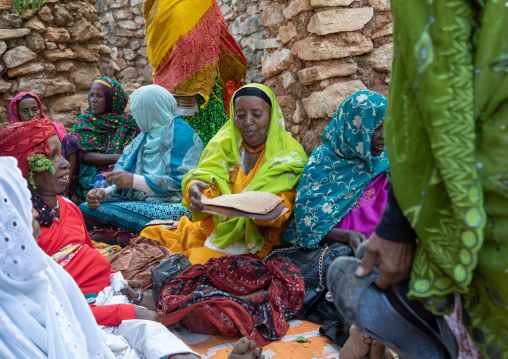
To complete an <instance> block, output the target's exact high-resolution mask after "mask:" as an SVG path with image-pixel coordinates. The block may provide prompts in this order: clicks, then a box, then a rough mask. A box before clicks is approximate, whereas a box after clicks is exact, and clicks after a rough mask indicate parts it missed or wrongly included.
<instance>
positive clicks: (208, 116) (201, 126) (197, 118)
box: [182, 76, 228, 147]
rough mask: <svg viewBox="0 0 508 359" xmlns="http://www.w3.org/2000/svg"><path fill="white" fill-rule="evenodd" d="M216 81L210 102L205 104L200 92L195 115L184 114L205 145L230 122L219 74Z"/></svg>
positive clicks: (186, 120)
mask: <svg viewBox="0 0 508 359" xmlns="http://www.w3.org/2000/svg"><path fill="white" fill-rule="evenodd" d="M215 81H216V84H215V86H214V87H213V93H212V94H211V95H210V100H209V101H208V104H205V99H204V98H203V96H201V95H199V94H198V95H196V100H197V103H198V107H199V111H198V112H197V113H196V114H195V115H194V116H182V118H183V120H184V121H185V122H187V123H188V124H189V125H191V127H192V128H193V129H194V131H196V132H197V134H198V135H199V137H200V138H201V141H203V145H204V146H205V147H206V145H207V144H208V142H210V140H211V139H212V138H213V136H215V134H216V133H217V132H218V131H219V130H220V129H221V128H222V126H223V125H224V124H225V123H226V122H228V115H227V114H226V109H225V107H224V95H223V93H222V83H221V81H220V78H219V77H218V76H217V78H216V79H215Z"/></svg>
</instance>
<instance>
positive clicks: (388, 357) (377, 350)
mask: <svg viewBox="0 0 508 359" xmlns="http://www.w3.org/2000/svg"><path fill="white" fill-rule="evenodd" d="M367 359H393V355H392V353H390V349H388V348H387V347H385V346H384V344H383V343H380V342H378V341H377V340H376V339H373V340H372V344H371V345H370V352H369V355H368V356H367Z"/></svg>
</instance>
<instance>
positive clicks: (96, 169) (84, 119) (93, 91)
mask: <svg viewBox="0 0 508 359" xmlns="http://www.w3.org/2000/svg"><path fill="white" fill-rule="evenodd" d="M127 102H128V96H127V93H126V92H125V90H124V89H123V88H122V86H120V84H119V83H118V82H117V81H115V80H113V79H110V78H109V77H100V78H98V79H97V80H95V81H94V83H93V84H92V87H91V88H90V91H89V92H88V109H87V110H86V111H85V112H83V113H82V114H81V115H79V117H78V119H77V120H76V123H74V128H73V133H74V134H75V135H76V136H77V137H79V140H80V142H81V147H82V149H83V156H82V158H81V165H80V169H79V179H78V183H77V186H76V194H77V196H78V198H79V199H80V200H81V201H84V200H85V197H86V194H87V192H88V191H89V190H91V189H92V185H91V183H93V182H94V181H95V176H96V175H98V174H100V173H102V172H105V171H108V170H109V166H111V165H114V164H115V163H116V161H118V159H119V158H120V155H121V154H122V151H123V149H124V147H125V146H127V145H128V144H129V143H131V141H132V140H133V139H134V137H136V136H137V134H138V133H139V129H138V126H137V125H136V122H135V121H134V118H133V117H132V115H131V114H129V113H125V112H124V111H125V107H126V106H127Z"/></svg>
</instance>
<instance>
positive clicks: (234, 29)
mask: <svg viewBox="0 0 508 359" xmlns="http://www.w3.org/2000/svg"><path fill="white" fill-rule="evenodd" d="M218 3H219V5H220V8H221V10H222V14H223V15H224V19H225V20H226V22H227V24H228V27H229V29H230V31H231V33H232V34H233V36H234V37H235V39H236V41H237V42H238V44H239V45H240V47H241V48H242V51H243V53H244V55H245V57H246V58H247V61H248V68H247V76H246V79H245V80H246V82H247V83H251V82H257V83H264V82H265V81H266V80H267V78H265V77H264V76H263V74H262V72H261V58H262V57H263V56H265V55H266V51H265V50H264V47H263V43H262V41H263V40H264V39H266V38H267V37H268V36H269V34H268V31H267V30H266V29H265V28H264V27H263V25H262V21H261V14H262V11H263V8H264V7H266V6H267V5H268V2H267V1H259V0H218Z"/></svg>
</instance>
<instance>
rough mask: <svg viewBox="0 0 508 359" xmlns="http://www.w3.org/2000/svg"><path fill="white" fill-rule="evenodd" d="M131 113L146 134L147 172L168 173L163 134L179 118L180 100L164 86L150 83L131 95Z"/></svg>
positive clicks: (153, 173) (143, 160)
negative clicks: (162, 156) (161, 149)
mask: <svg viewBox="0 0 508 359" xmlns="http://www.w3.org/2000/svg"><path fill="white" fill-rule="evenodd" d="M130 100H131V113H132V115H133V116H134V119H135V120H136V123H137V124H138V127H139V129H140V130H141V135H145V142H144V144H143V149H142V152H143V157H142V164H141V166H142V167H143V173H144V174H146V175H158V176H161V175H163V174H164V169H165V166H164V163H163V162H162V158H161V154H160V152H159V145H160V142H161V138H162V134H163V133H164V131H165V130H166V128H167V127H168V126H172V125H173V123H174V120H175V117H176V115H175V110H176V100H175V98H174V97H173V95H171V93H170V92H169V91H168V90H166V89H165V88H164V87H162V86H158V85H148V86H143V87H141V88H139V89H138V90H136V91H134V93H133V94H132V95H131V97H130Z"/></svg>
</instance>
